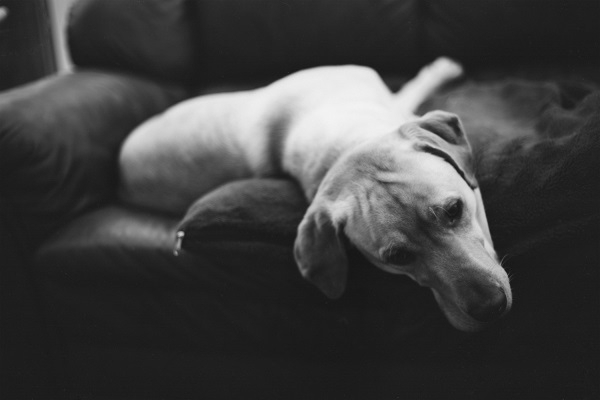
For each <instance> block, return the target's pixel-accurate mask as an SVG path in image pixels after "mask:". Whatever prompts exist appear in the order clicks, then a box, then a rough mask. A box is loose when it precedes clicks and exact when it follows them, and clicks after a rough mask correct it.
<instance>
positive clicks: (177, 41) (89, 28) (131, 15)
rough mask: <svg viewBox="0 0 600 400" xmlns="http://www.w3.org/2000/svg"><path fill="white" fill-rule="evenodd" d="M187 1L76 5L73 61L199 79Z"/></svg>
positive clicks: (83, 0) (103, 0)
mask: <svg viewBox="0 0 600 400" xmlns="http://www.w3.org/2000/svg"><path fill="white" fill-rule="evenodd" d="M188 7H189V2H187V1H185V0H169V1H164V0H144V1H130V0H125V1H123V0H80V1H78V2H77V3H76V4H75V6H74V7H73V8H72V10H71V14H70V20H69V26H68V41H69V50H70V53H71V58H72V59H73V62H74V63H75V64H76V65H78V66H82V67H93V68H108V69H112V70H121V71H127V72H135V73H139V74H142V75H150V76H152V77H156V78H160V79H163V80H168V81H175V82H184V81H185V82H190V81H192V80H193V79H195V78H196V77H197V74H196V72H197V70H198V68H197V64H196V62H195V55H194V46H193V45H192V33H191V23H190V21H189V14H188V11H189V10H188Z"/></svg>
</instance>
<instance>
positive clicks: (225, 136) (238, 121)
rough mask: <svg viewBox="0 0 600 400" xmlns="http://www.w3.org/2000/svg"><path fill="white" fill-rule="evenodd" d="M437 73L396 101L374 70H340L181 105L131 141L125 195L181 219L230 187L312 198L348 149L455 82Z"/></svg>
mask: <svg viewBox="0 0 600 400" xmlns="http://www.w3.org/2000/svg"><path fill="white" fill-rule="evenodd" d="M438 64H439V62H438ZM434 65H436V64H434ZM442 67H443V66H442ZM446 67H447V65H446ZM446 69H448V68H446ZM431 70H432V69H431V67H430V68H429V70H428V71H429V72H427V73H425V72H421V74H420V75H418V76H417V78H416V79H415V80H413V81H411V82H410V83H409V84H407V86H406V92H405V91H404V90H402V91H401V92H400V93H399V94H397V95H394V94H392V93H391V92H390V91H389V90H388V88H387V87H386V85H385V84H384V83H383V81H382V80H381V78H380V77H379V75H378V74H377V73H376V72H375V71H373V70H372V69H370V68H367V67H361V66H334V67H333V66H332V67H318V68H311V69H307V70H303V71H299V72H296V73H294V74H291V75H289V76H287V77H285V78H283V79H281V80H278V81H276V82H274V83H273V84H271V85H269V86H266V87H264V88H261V89H256V90H252V91H244V92H235V93H224V94H214V95H208V96H201V97H198V98H194V99H190V100H187V101H184V102H182V103H179V104H177V105H175V106H174V107H172V108H171V109H169V110H167V111H166V112H165V113H163V114H161V115H159V116H156V117H154V118H152V119H150V120H149V121H147V122H145V123H144V124H142V125H141V126H139V127H138V128H137V129H136V130H135V131H134V132H132V134H131V135H129V137H128V138H127V140H126V141H125V143H124V145H123V147H122V150H121V154H120V159H119V162H120V174H121V186H120V187H121V189H120V195H121V197H122V198H123V199H124V200H125V201H127V202H130V203H134V204H136V205H140V206H144V207H148V208H154V209H159V210H162V211H168V212H174V213H181V212H183V211H185V209H186V208H187V207H188V206H189V205H190V204H191V203H192V202H193V201H194V200H195V199H196V198H198V197H199V196H200V195H202V194H203V193H206V192H208V191H210V190H212V189H214V188H215V187H217V186H219V185H221V184H223V183H225V182H228V181H232V180H237V179H243V178H248V177H252V176H274V175H279V174H283V173H285V174H287V175H290V176H292V177H294V178H295V179H297V180H298V182H299V183H300V184H301V185H302V187H303V188H304V191H305V193H306V194H307V197H308V198H309V199H310V198H311V197H312V195H313V194H314V191H315V190H316V187H317V186H318V183H319V182H320V180H321V179H322V177H323V175H324V174H325V173H326V171H327V170H328V168H329V167H330V166H331V164H332V163H333V162H334V160H335V159H336V158H337V157H338V156H339V155H340V154H341V153H343V152H344V150H345V149H346V148H348V147H351V146H353V145H355V144H356V143H359V142H361V141H362V140H364V139H365V138H368V137H373V136H377V135H381V134H385V133H386V132H389V131H390V130H393V129H395V128H397V127H398V126H399V125H400V124H402V123H403V122H405V121H406V119H407V118H410V117H411V116H412V112H414V108H416V107H417V106H418V105H419V104H420V101H422V100H423V99H424V98H426V97H427V96H428V95H429V94H430V92H431V91H433V90H435V89H436V88H437V87H438V86H439V85H440V84H442V83H444V82H445V81H446V80H448V79H451V77H450V75H452V74H448V73H447V71H446V72H445V71H444V68H441V69H440V68H437V69H435V68H434V72H436V74H434V75H433V76H432V74H431ZM424 71H425V70H424Z"/></svg>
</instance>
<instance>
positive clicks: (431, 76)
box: [120, 59, 511, 330]
mask: <svg viewBox="0 0 600 400" xmlns="http://www.w3.org/2000/svg"><path fill="white" fill-rule="evenodd" d="M460 72H461V71H460V67H459V66H457V65H456V64H454V63H452V62H450V61H449V60H446V59H440V60H438V61H436V62H435V63H434V64H432V65H431V66H429V67H427V68H425V69H423V70H422V71H421V72H420V73H419V75H418V76H417V77H416V78H415V79H414V80H413V81H411V82H409V83H408V84H407V85H405V87H404V88H403V89H402V91H401V92H399V93H398V94H393V93H391V92H390V91H389V90H388V88H387V87H386V86H385V84H384V83H383V82H382V81H381V79H380V78H379V76H378V75H377V74H376V73H375V72H374V71H372V70H370V69H368V68H365V67H356V66H344V67H320V68H314V69H309V70H305V71H301V72H298V73H295V74H292V75H290V76H288V77H286V78H283V79H281V80H279V81H277V82H275V83H273V84H271V85H269V86H267V87H265V88H261V89H256V90H253V91H246V92H236V93H226V94H217V95H209V96H204V97H199V98H196V99H191V100H188V101H185V102H182V103H180V104H179V105H176V106H174V107H173V108H172V109H170V110H168V111H167V112H166V113H164V114H163V115H161V116H158V117H155V118H153V119H151V120H149V121H148V122H147V123H145V124H143V125H141V126H140V127H139V128H138V129H136V131H134V132H133V133H132V134H131V135H130V136H129V138H128V139H127V141H126V142H125V144H124V146H123V149H122V152H121V157H120V166H121V182H122V185H121V193H122V197H123V198H124V199H125V200H126V201H129V202H133V203H136V204H138V205H142V206H146V207H151V208H155V209H160V210H163V211H170V212H182V211H184V210H185V209H186V208H187V207H188V206H189V205H190V204H191V203H192V202H193V201H194V200H196V199H197V198H198V197H199V196H200V195H202V194H204V193H206V192H208V191H210V190H211V189H214V188H215V187H217V186H219V185H221V184H223V183H225V182H227V181H231V180H235V179H242V178H247V177H253V176H274V175H282V174H285V175H289V176H291V177H293V178H294V179H296V180H297V181H298V182H299V184H300V185H301V187H302V188H303V190H304V193H305V194H306V197H307V199H308V200H309V201H310V202H311V205H310V207H309V209H308V211H307V213H306V215H305V218H304V220H303V221H302V223H301V225H300V227H299V229H298V237H297V239H296V245H295V256H296V261H297V263H298V266H299V268H300V271H301V272H302V274H303V275H304V276H305V277H306V278H307V279H308V280H310V281H311V282H313V283H314V284H315V285H316V286H317V287H319V288H320V289H321V290H322V291H323V292H324V293H325V294H326V295H328V296H329V297H331V298H337V297H339V296H341V295H342V293H343V291H344V288H345V282H346V269H347V260H346V255H345V250H344V248H343V245H342V241H341V239H340V235H342V234H345V235H346V236H347V237H348V239H349V240H350V242H351V243H352V244H354V245H355V246H356V247H357V248H358V249H359V250H360V251H361V252H362V253H363V254H364V255H365V256H366V257H367V258H368V259H369V260H370V261H371V262H372V263H373V264H375V265H377V266H379V267H380V268H382V269H384V270H386V271H389V272H392V273H402V274H406V275H409V276H411V277H412V278H413V279H414V280H415V281H417V282H418V283H419V284H421V285H425V286H428V287H430V288H432V290H433V292H434V295H435V297H436V299H437V301H438V303H439V304H440V306H441V308H442V309H443V311H444V312H445V313H446V316H447V317H448V319H449V320H450V322H451V323H452V324H453V325H454V326H456V327H457V328H459V329H463V330H477V329H480V328H481V327H482V326H483V325H484V324H485V323H487V322H489V321H491V320H494V319H496V318H498V317H499V316H501V315H502V314H504V313H505V312H507V311H508V309H509V308H510V305H511V292H510V286H509V284H508V278H507V276H506V273H505V272H504V270H503V269H502V268H501V267H500V266H499V264H498V262H497V258H496V255H495V252H494V250H493V246H492V241H491V237H490V234H489V229H488V227H487V221H486V217H485V211H484V209H483V203H482V201H481V195H480V193H479V189H478V188H477V182H476V180H475V178H474V176H473V171H472V167H471V165H470V163H471V160H470V148H469V145H468V142H467V141H466V138H465V136H464V132H463V131H462V127H461V125H460V121H459V120H458V118H457V117H456V116H455V115H452V114H449V113H444V112H432V113H429V114H426V115H425V116H423V117H421V118H417V117H415V116H414V115H413V113H414V111H415V110H416V108H417V106H418V105H419V104H420V103H421V102H422V101H424V100H425V99H426V98H427V97H428V96H429V95H430V94H431V93H432V92H433V91H435V90H436V89H437V88H438V87H439V86H441V85H442V84H444V83H445V82H447V81H449V80H451V79H453V78H455V77H457V76H458V75H460Z"/></svg>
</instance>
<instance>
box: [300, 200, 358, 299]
mask: <svg viewBox="0 0 600 400" xmlns="http://www.w3.org/2000/svg"><path fill="white" fill-rule="evenodd" d="M342 229H343V222H342V221H341V220H340V219H339V218H338V220H337V221H336V220H335V219H334V217H333V215H332V209H331V207H330V206H327V205H326V204H325V202H324V201H318V200H317V201H313V203H312V204H311V206H310V207H309V208H308V211H307V212H306V214H305V216H304V219H303V220H302V223H301V224H300V226H299V227H298V236H297V237H296V243H295V244H294V257H295V259H296V263H297V264H298V267H299V269H300V272H301V273H302V276H303V277H304V278H305V279H307V280H308V281H309V282H311V283H313V284H314V285H315V286H316V287H318V288H319V289H320V290H321V291H322V292H323V293H325V295H326V296H327V297H329V298H331V299H337V298H339V297H341V296H342V294H343V293H344V290H345V289H346V277H347V275H348V258H347V256H346V251H345V248H344V245H343V243H342V236H341V235H342V234H343V233H342Z"/></svg>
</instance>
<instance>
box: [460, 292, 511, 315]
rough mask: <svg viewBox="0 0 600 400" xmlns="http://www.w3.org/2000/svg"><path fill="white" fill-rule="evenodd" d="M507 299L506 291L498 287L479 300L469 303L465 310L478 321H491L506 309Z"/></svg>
mask: <svg viewBox="0 0 600 400" xmlns="http://www.w3.org/2000/svg"><path fill="white" fill-rule="evenodd" d="M507 305H508V299H507V297H506V293H504V290H502V289H501V288H498V289H496V290H494V291H492V292H491V293H488V294H487V295H486V296H485V297H481V300H480V301H478V302H476V303H474V304H473V305H471V306H470V307H469V308H468V309H467V310H466V311H467V313H468V314H469V315H470V316H471V317H473V319H475V320H477V321H479V322H492V321H494V320H495V319H498V318H500V317H501V316H502V314H504V312H505V311H506V307H507Z"/></svg>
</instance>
